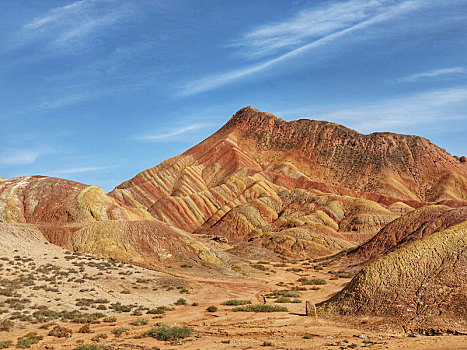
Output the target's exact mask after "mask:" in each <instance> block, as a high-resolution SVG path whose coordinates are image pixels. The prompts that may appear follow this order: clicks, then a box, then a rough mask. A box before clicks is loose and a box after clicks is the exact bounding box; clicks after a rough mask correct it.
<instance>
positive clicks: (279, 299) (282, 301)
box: [276, 296, 292, 303]
mask: <svg viewBox="0 0 467 350" xmlns="http://www.w3.org/2000/svg"><path fill="white" fill-rule="evenodd" d="M291 302H292V299H290V298H287V297H282V296H281V297H279V298H277V299H276V303H291Z"/></svg>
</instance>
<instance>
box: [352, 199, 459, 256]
mask: <svg viewBox="0 0 467 350" xmlns="http://www.w3.org/2000/svg"><path fill="white" fill-rule="evenodd" d="M464 221H467V207H460V208H455V209H453V208H449V207H446V206H442V205H432V206H427V207H423V208H420V209H417V210H414V211H412V212H410V213H408V214H406V215H403V216H401V217H400V218H398V219H396V220H394V221H393V222H391V223H389V224H388V225H386V226H385V227H384V228H383V229H382V230H381V231H380V232H378V233H377V234H376V235H375V236H374V237H373V238H372V239H370V240H369V241H368V242H366V243H364V244H362V245H360V246H359V247H358V248H356V249H355V250H353V251H351V252H350V253H348V254H347V256H346V260H347V261H348V262H350V263H352V264H353V265H361V264H367V263H369V262H371V261H374V260H376V259H378V258H380V257H382V256H384V255H386V254H388V253H390V252H392V251H394V250H397V249H399V248H401V247H403V246H405V245H406V244H408V243H410V242H413V241H416V240H419V239H421V238H423V237H425V236H428V235H431V234H433V233H435V232H439V231H443V230H445V229H447V228H449V227H451V226H455V225H457V224H460V223H462V222H464Z"/></svg>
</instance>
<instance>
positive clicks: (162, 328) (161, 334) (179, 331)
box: [144, 324, 194, 341]
mask: <svg viewBox="0 0 467 350" xmlns="http://www.w3.org/2000/svg"><path fill="white" fill-rule="evenodd" d="M193 332H194V329H192V328H189V327H186V326H183V327H177V326H173V327H171V326H169V325H166V324H161V325H159V326H158V327H157V328H151V329H150V330H148V331H147V332H145V333H144V336H146V337H153V338H156V339H157V340H163V341H165V340H177V339H182V338H186V337H189V336H190V335H191V334H192V333H193Z"/></svg>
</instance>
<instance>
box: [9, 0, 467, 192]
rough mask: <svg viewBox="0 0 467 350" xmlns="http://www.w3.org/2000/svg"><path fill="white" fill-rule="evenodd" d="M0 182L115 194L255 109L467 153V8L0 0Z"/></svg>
mask: <svg viewBox="0 0 467 350" xmlns="http://www.w3.org/2000/svg"><path fill="white" fill-rule="evenodd" d="M0 16H1V20H0V42H1V43H2V45H1V46H0V77H1V79H0V108H1V109H0V111H1V113H0V122H1V125H2V128H1V131H0V133H1V139H2V142H1V144H0V177H5V178H11V177H15V176H23V175H33V174H41V175H50V176H57V177H64V178H68V179H72V180H76V181H80V182H84V183H87V184H92V185H97V186H101V187H103V188H104V189H105V190H106V191H109V190H111V189H112V188H113V187H115V186H116V185H118V184H119V183H121V182H123V181H125V180H127V179H129V178H131V177H132V176H134V175H136V174H137V173H138V172H140V171H142V170H144V169H147V168H150V167H152V166H155V165H157V164H158V163H160V162H161V161H163V160H165V159H167V158H169V157H172V156H175V155H177V154H179V153H181V152H183V151H184V150H186V149H188V148H190V147H191V146H193V145H195V144H196V143H198V142H200V141H201V140H203V139H204V138H206V137H208V136H209V135H210V134H212V133H213V132H214V131H216V130H217V129H218V128H219V127H221V126H222V125H223V124H224V123H225V122H227V120H228V119H229V118H230V116H231V115H232V114H234V113H235V112H236V111H237V110H238V109H240V108H242V107H244V106H247V105H251V106H253V107H255V108H257V109H260V110H263V111H267V112H271V113H273V114H276V115H277V116H279V117H281V118H283V119H286V120H293V119H297V118H300V117H304V118H310V119H318V120H329V121H333V122H337V123H340V124H343V125H346V126H348V127H351V128H353V129H356V130H357V131H360V132H362V133H371V132H374V131H393V132H398V133H405V134H416V135H420V136H424V137H427V138H429V139H430V140H432V141H433V142H434V143H436V144H438V145H440V146H441V147H443V148H446V149H447V150H448V151H449V152H451V153H452V154H455V155H467V142H466V136H465V135H467V0H451V1H434V0H400V1H394V0H391V1H389V0H365V1H364V0H348V1H317V0H315V1H300V0H297V1H293V0H284V1H270V0H236V1H223V0H135V1H127V0H80V1H73V0H67V1H64V0H61V1H58V0H55V1H48V0H41V1H37V0H30V1H26V0H2V1H1V2H0Z"/></svg>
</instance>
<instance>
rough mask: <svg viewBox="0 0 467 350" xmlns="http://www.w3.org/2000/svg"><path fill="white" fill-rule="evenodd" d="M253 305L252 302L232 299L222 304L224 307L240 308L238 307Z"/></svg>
mask: <svg viewBox="0 0 467 350" xmlns="http://www.w3.org/2000/svg"><path fill="white" fill-rule="evenodd" d="M246 304H251V301H250V300H240V299H230V300H226V301H224V302H223V303H222V305H229V306H232V305H233V306H238V305H246Z"/></svg>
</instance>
